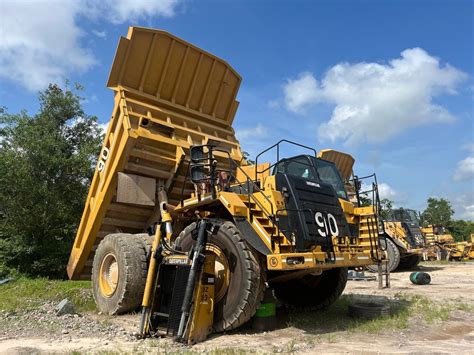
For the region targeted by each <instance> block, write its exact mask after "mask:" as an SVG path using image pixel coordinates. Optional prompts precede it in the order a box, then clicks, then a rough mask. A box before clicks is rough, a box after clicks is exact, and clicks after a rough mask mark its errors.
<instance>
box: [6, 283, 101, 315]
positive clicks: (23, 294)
mask: <svg viewBox="0 0 474 355" xmlns="http://www.w3.org/2000/svg"><path fill="white" fill-rule="evenodd" d="M64 298H68V299H69V300H70V301H71V302H72V303H74V305H75V306H76V310H77V311H79V312H85V311H93V310H95V309H96V308H95V303H94V299H93V297H92V291H91V282H90V281H61V280H49V279H45V278H39V279H28V278H19V279H17V280H14V281H10V282H9V283H7V284H5V285H0V310H4V311H20V310H29V309H34V308H37V307H38V306H40V305H41V304H44V303H45V302H48V301H52V302H59V301H61V300H62V299H64Z"/></svg>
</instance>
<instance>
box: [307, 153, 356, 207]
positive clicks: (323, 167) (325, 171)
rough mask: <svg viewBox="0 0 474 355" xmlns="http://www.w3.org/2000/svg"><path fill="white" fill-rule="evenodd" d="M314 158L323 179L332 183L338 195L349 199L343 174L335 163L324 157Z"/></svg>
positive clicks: (319, 174)
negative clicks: (323, 158)
mask: <svg viewBox="0 0 474 355" xmlns="http://www.w3.org/2000/svg"><path fill="white" fill-rule="evenodd" d="M313 160H314V164H315V166H316V170H317V172H318V176H319V178H320V179H321V181H322V182H325V183H327V184H331V185H332V187H333V188H334V190H335V191H336V194H337V196H338V197H340V198H342V199H344V200H348V198H347V192H346V189H345V188H344V183H343V182H342V178H341V175H340V174H339V171H338V170H337V168H336V166H335V165H334V164H333V163H330V162H328V161H325V160H322V159H317V158H313Z"/></svg>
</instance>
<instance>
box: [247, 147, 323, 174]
mask: <svg viewBox="0 0 474 355" xmlns="http://www.w3.org/2000/svg"><path fill="white" fill-rule="evenodd" d="M281 143H289V144H293V145H296V146H298V147H301V148H305V149H308V150H311V151H312V152H313V153H314V156H315V157H317V155H318V153H317V152H316V149H314V148H311V147H308V146H306V145H303V144H300V143H296V142H292V141H289V140H287V139H282V140H280V141H278V142H277V143H275V144H273V145H272V146H270V147H268V148H267V149H265V150H263V151H261V152H260V153H259V154H258V155H257V156H256V157H255V177H257V176H258V174H261V173H263V172H265V171H267V170H268V169H270V168H271V167H272V166H275V165H276V164H278V162H279V161H280V144H281ZM275 147H276V148H277V159H276V163H275V164H273V165H271V166H270V167H268V168H267V169H264V170H262V171H258V170H257V167H258V158H259V157H260V156H261V155H263V154H264V153H266V152H268V151H270V150H272V149H273V148H275Z"/></svg>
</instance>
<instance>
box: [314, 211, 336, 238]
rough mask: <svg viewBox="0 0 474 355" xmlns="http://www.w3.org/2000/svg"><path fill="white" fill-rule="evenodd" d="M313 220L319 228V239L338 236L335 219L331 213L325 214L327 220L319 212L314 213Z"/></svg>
mask: <svg viewBox="0 0 474 355" xmlns="http://www.w3.org/2000/svg"><path fill="white" fill-rule="evenodd" d="M314 219H315V221H316V224H317V225H318V227H319V228H318V233H319V235H320V236H321V237H329V236H339V227H338V226H337V221H336V218H335V217H334V216H333V215H332V214H331V213H327V218H324V215H323V214H322V213H321V212H316V214H315V215H314Z"/></svg>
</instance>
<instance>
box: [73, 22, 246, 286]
mask: <svg viewBox="0 0 474 355" xmlns="http://www.w3.org/2000/svg"><path fill="white" fill-rule="evenodd" d="M240 81H241V78H240V76H239V75H238V74H237V73H236V72H235V70H234V69H233V68H232V67H230V66H229V65H228V64H227V63H226V62H225V61H223V60H221V59H219V58H217V57H215V56H214V55H212V54H209V53H207V52H205V51H203V50H201V49H199V48H197V47H195V46H193V45H191V44H189V43H187V42H185V41H183V40H181V39H179V38H177V37H175V36H173V35H171V34H169V33H167V32H164V31H159V30H152V29H146V28H139V27H132V28H130V30H129V32H128V35H127V37H126V38H121V39H120V42H119V46H118V48H117V52H116V55H115V59H114V63H113V65H112V70H111V73H110V77H109V81H108V83H107V85H108V86H109V87H110V88H111V89H113V90H114V91H115V97H114V109H113V113H112V118H111V120H110V123H109V126H108V129H107V133H106V136H105V140H104V143H103V146H102V151H101V154H100V157H99V162H98V165H97V170H96V172H95V174H94V178H93V180H92V183H91V186H90V189H89V194H88V197H87V201H86V204H85V207H84V212H83V215H82V218H81V222H80V225H79V228H78V231H77V234H76V238H75V241H74V245H73V248H72V250H71V255H70V258H69V262H68V267H67V271H68V275H69V277H70V278H73V279H78V278H89V277H90V272H91V269H92V258H93V254H94V250H95V248H96V247H97V245H98V243H99V242H100V241H101V240H102V238H103V237H104V236H106V235H107V234H110V233H114V232H117V231H121V232H129V233H140V232H143V231H144V230H145V228H146V227H148V226H149V225H150V224H152V223H153V222H155V221H156V219H155V218H158V217H157V216H159V213H156V209H154V208H153V207H150V206H142V205H129V204H122V203H118V202H117V201H116V188H117V173H118V172H125V173H130V174H134V175H139V176H145V177H150V178H154V179H156V180H157V182H158V180H163V181H165V187H166V190H167V194H168V199H169V203H170V204H177V203H178V201H180V199H181V193H182V192H183V193H184V198H187V197H190V196H191V194H192V192H193V191H194V188H193V185H192V184H191V183H190V182H188V183H186V182H185V176H186V171H187V164H185V163H184V162H183V159H184V157H185V156H186V155H188V156H189V147H190V146H191V145H196V144H207V143H210V142H212V143H214V144H217V145H218V146H219V148H222V149H225V150H227V151H228V152H229V153H230V155H231V157H232V158H233V159H234V160H235V161H237V162H240V161H241V160H242V158H243V157H242V153H241V151H240V145H239V142H238V141H237V139H236V138H235V134H234V130H233V128H232V127H231V124H232V121H233V119H234V115H235V112H236V110H237V106H238V102H237V101H236V99H235V98H236V95H237V92H238V89H239V85H240ZM183 185H184V186H183Z"/></svg>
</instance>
